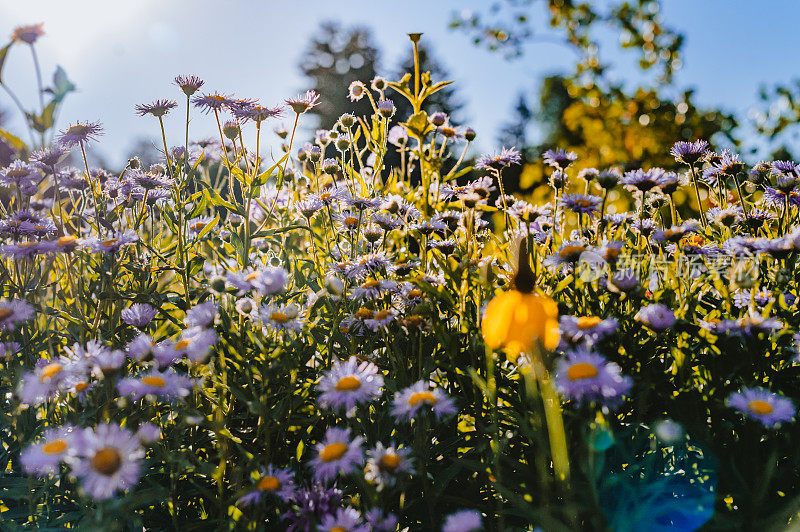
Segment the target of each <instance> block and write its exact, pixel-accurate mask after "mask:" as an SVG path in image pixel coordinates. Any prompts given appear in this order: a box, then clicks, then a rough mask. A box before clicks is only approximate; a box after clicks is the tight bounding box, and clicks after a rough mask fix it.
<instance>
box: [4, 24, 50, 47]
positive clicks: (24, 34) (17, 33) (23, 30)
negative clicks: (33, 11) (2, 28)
mask: <svg viewBox="0 0 800 532" xmlns="http://www.w3.org/2000/svg"><path fill="white" fill-rule="evenodd" d="M43 26H44V22H40V23H39V24H26V25H24V26H17V27H16V28H14V31H13V32H12V33H11V42H16V41H22V42H24V43H25V44H30V45H33V43H35V42H36V41H37V40H38V39H39V37H41V36H42V35H44V28H43Z"/></svg>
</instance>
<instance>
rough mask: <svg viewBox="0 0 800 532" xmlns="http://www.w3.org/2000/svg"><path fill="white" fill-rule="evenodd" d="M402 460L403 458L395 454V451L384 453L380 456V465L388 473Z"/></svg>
mask: <svg viewBox="0 0 800 532" xmlns="http://www.w3.org/2000/svg"><path fill="white" fill-rule="evenodd" d="M402 462H403V459H402V458H401V457H400V456H398V455H396V454H395V453H386V454H384V455H383V456H381V459H380V466H381V469H383V470H386V471H389V472H390V473H392V472H394V470H395V469H397V468H398V467H399V466H400V464H401V463H402Z"/></svg>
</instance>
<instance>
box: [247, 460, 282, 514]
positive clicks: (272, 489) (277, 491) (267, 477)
mask: <svg viewBox="0 0 800 532" xmlns="http://www.w3.org/2000/svg"><path fill="white" fill-rule="evenodd" d="M295 491H296V488H295V485H294V473H293V472H292V471H291V470H289V469H280V468H277V467H274V466H273V465H272V464H269V465H268V466H267V468H266V469H264V468H262V469H261V471H259V479H258V481H256V484H255V486H253V490H252V491H250V492H249V493H247V494H246V495H243V496H242V497H240V498H239V500H237V501H236V503H237V504H239V505H241V506H250V505H254V504H258V503H259V502H260V501H261V499H262V498H264V497H266V496H268V495H274V496H275V497H278V498H279V499H281V500H282V501H283V502H289V501H291V500H292V498H293V497H294V495H295Z"/></svg>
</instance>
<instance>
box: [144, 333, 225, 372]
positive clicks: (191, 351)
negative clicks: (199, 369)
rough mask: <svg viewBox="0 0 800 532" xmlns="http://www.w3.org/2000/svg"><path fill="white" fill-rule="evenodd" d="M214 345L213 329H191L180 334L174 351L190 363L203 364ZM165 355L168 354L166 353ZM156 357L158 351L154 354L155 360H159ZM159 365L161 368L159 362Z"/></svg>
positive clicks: (215, 339) (215, 336) (215, 341)
mask: <svg viewBox="0 0 800 532" xmlns="http://www.w3.org/2000/svg"><path fill="white" fill-rule="evenodd" d="M216 343H217V333H216V332H214V330H213V329H205V328H203V327H192V328H190V329H185V330H184V331H183V332H182V333H181V339H180V341H178V342H175V345H174V349H175V352H176V353H178V354H179V355H186V357H187V358H188V359H189V360H190V361H192V362H198V363H203V362H205V361H206V360H208V357H209V355H210V354H211V349H212V348H213V347H214V346H215V345H216ZM165 354H168V352H166V353H165ZM158 355H159V353H158V351H156V352H154V356H155V357H156V360H159V358H158ZM159 364H160V365H162V366H163V364H161V362H160V361H159Z"/></svg>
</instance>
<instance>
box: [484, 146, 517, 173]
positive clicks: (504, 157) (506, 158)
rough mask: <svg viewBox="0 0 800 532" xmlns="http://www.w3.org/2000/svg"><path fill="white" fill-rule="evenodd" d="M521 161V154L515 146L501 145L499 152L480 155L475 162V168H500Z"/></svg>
mask: <svg viewBox="0 0 800 532" xmlns="http://www.w3.org/2000/svg"><path fill="white" fill-rule="evenodd" d="M521 163H522V156H521V155H520V153H519V151H517V149H516V148H514V147H511V148H506V147H503V148H501V149H500V151H499V152H495V153H489V154H485V155H481V156H480V157H478V160H477V161H476V162H475V169H476V170H502V169H503V168H505V167H507V166H511V165H518V164H521Z"/></svg>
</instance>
